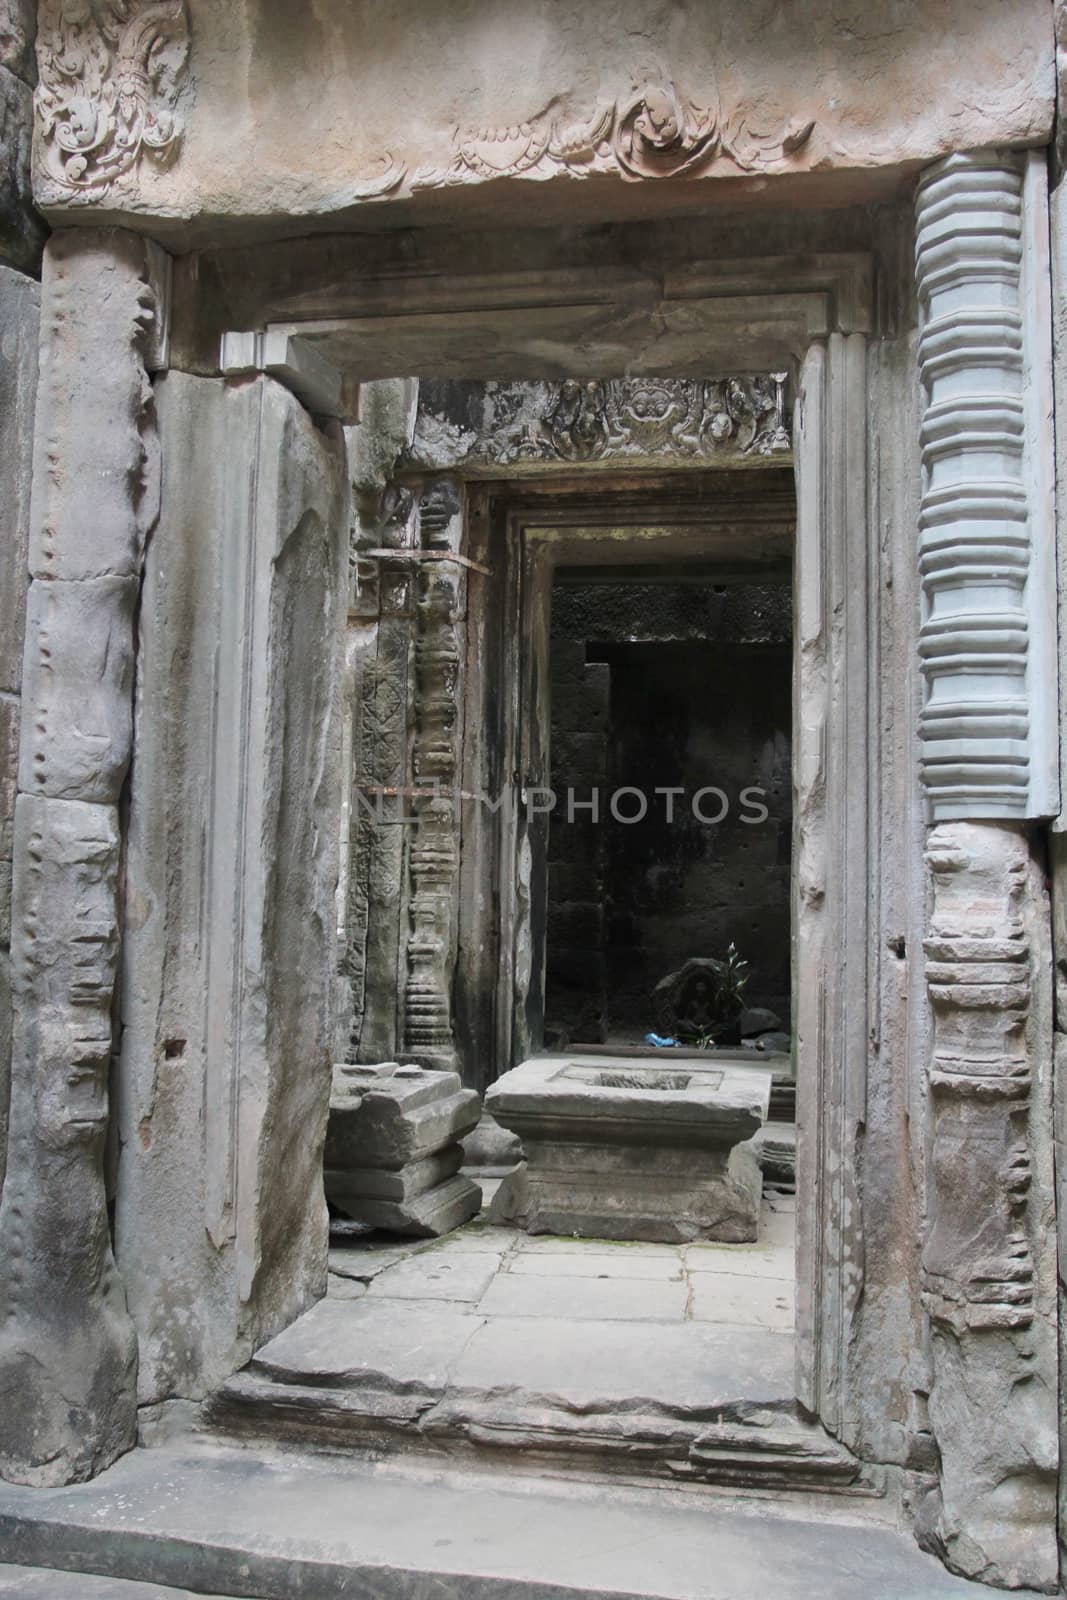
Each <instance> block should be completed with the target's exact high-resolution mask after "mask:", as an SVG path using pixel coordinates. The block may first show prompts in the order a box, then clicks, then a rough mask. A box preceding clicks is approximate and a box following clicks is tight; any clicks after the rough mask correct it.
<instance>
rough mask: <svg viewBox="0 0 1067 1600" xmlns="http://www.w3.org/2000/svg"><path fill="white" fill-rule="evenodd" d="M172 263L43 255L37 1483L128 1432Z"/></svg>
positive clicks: (18, 907)
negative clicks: (153, 545) (145, 839)
mask: <svg viewBox="0 0 1067 1600" xmlns="http://www.w3.org/2000/svg"><path fill="white" fill-rule="evenodd" d="M166 264H167V263H166V258H165V257H163V256H162V254H161V253H160V252H159V251H157V250H156V248H155V247H154V246H153V245H151V244H149V243H147V242H146V241H145V240H143V239H140V238H137V237H136V236H134V235H132V234H127V233H122V232H118V231H105V232H78V233H66V234H58V235H56V236H54V237H53V239H52V241H51V243H50V244H49V246H48V249H47V251H46V254H45V266H44V279H43V284H42V307H41V371H40V384H39V389H38V403H37V419H36V432H35V457H34V475H33V492H32V500H31V542H30V573H31V579H32V581H31V585H30V593H29V602H28V611H27V618H28V620H27V631H26V650H25V664H24V671H23V716H22V735H21V748H20V760H19V780H18V788H19V793H18V798H17V801H16V811H15V850H14V863H13V891H12V911H13V916H12V945H11V959H12V990H13V995H14V1000H15V1018H16V1020H15V1028H14V1035H13V1047H12V1093H11V1122H10V1136H9V1147H8V1169H7V1179H6V1183H5V1186H4V1193H3V1201H2V1205H0V1239H2V1240H3V1248H2V1250H0V1395H2V1396H3V1403H2V1404H0V1473H2V1474H3V1476H5V1477H7V1478H10V1479H12V1480H14V1481H17V1482H23V1483H31V1484H43V1485H47V1484H61V1483H67V1482H71V1481H73V1480H76V1479H81V1478H85V1477H88V1476H90V1475H91V1474H92V1473H94V1472H96V1471H98V1470H100V1469H101V1468H102V1467H105V1466H107V1465H108V1464H109V1463H110V1462H111V1461H112V1460H114V1458H115V1457H116V1456H117V1455H119V1454H120V1453H121V1452H122V1451H123V1450H125V1449H128V1448H129V1447H130V1446H131V1445H132V1444H133V1442H134V1438H135V1432H136V1412H135V1379H136V1365H137V1356H136V1339H135V1337H134V1331H133V1326H132V1324H131V1322H130V1320H129V1317H128V1316H127V1313H126V1306H125V1297H124V1294H123V1290H122V1286H121V1283H120V1281H119V1277H118V1273H117V1270H116V1268H115V1263H114V1260H113V1257H112V1252H111V1242H110V1238H109V1232H108V1220H107V1211H106V1204H105V1194H104V1183H103V1175H102V1161H103V1146H104V1139H105V1134H106V1129H107V1119H108V1103H107V1102H108V1096H107V1075H108V1069H109V1065H110V1060H111V1055H112V1029H111V1011H112V996H113V988H114V979H115V972H116V964H117V958H118V942H119V922H118V907H117V884H118V875H119V850H120V829H119V815H118V802H119V798H120V794H121V791H122V787H123V783H124V781H125V777H126V770H127V766H128V763H129V757H130V716H131V706H130V697H131V692H132V676H133V672H132V663H133V635H132V629H133V616H134V610H135V606H136V599H137V592H138V585H139V581H140V571H141V566H142V560H143V555H144V547H145V540H146V538H147V535H148V532H149V530H150V528H151V526H152V524H153V522H154V520H155V517H156V515H157V512H158V452H157V450H156V448H155V432H154V418H153V410H152V399H151V393H152V392H151V386H150V384H149V379H148V372H149V370H150V369H151V368H152V367H153V366H157V365H159V364H160V363H161V361H162V340H161V328H162V320H161V318H162V312H163V310H164V304H163V297H164V294H165V288H164V285H165V277H166V274H165V270H164V269H165V266H166Z"/></svg>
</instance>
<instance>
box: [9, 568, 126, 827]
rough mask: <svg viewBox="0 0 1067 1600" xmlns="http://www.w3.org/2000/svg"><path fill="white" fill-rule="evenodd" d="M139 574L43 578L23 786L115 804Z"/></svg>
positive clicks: (31, 607) (30, 616)
mask: <svg viewBox="0 0 1067 1600" xmlns="http://www.w3.org/2000/svg"><path fill="white" fill-rule="evenodd" d="M138 592H139V585H138V583H137V580H136V578H96V579H91V580H89V581H87V582H82V583H65V582H60V581H56V580H52V581H45V580H43V579H35V580H34V581H33V583H32V584H31V585H30V592H29V597H28V600H27V607H26V655H25V683H24V687H23V693H24V697H25V700H26V703H27V705H32V707H33V715H32V716H27V717H26V718H24V720H23V728H22V745H21V754H20V760H19V786H20V788H21V789H22V790H24V791H25V793H26V794H44V795H49V796H50V797H51V798H53V799H61V800H88V801H95V802H96V803H98V804H104V805H106V804H115V803H116V802H117V800H118V798H119V795H120V794H121V792H122V785H123V783H124V782H125V779H126V772H127V769H128V767H129V761H130V739H131V730H132V721H133V710H132V690H133V668H134V650H133V616H134V611H135V609H136V606H137V598H138Z"/></svg>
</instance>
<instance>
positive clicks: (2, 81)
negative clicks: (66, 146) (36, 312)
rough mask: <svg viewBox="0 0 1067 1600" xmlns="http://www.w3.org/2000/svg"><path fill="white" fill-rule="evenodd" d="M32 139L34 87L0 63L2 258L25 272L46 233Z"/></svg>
mask: <svg viewBox="0 0 1067 1600" xmlns="http://www.w3.org/2000/svg"><path fill="white" fill-rule="evenodd" d="M3 21H4V18H3V15H2V14H0V25H2V23H3ZM2 40H3V35H2V34H0V43H2ZM32 142H33V90H32V89H31V88H30V86H29V84H28V83H24V82H23V80H22V79H21V78H18V77H16V76H15V74H14V73H13V72H12V71H10V70H9V68H8V67H6V66H4V65H0V259H2V260H3V262H4V263H5V264H6V265H8V266H12V267H18V268H21V269H22V270H24V271H26V272H32V271H34V270H35V268H36V267H37V265H38V263H39V262H40V259H41V250H42V248H43V246H44V241H45V235H46V229H45V225H44V222H43V221H42V219H41V217H40V216H39V215H38V213H37V210H36V208H35V207H34V204H33V184H32V181H31V178H30V150H31V146H32Z"/></svg>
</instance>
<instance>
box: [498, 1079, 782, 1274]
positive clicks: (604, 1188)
mask: <svg viewBox="0 0 1067 1600" xmlns="http://www.w3.org/2000/svg"><path fill="white" fill-rule="evenodd" d="M770 1093H771V1071H770V1068H766V1069H759V1068H753V1067H749V1066H747V1065H745V1066H741V1065H739V1064H732V1063H716V1064H715V1065H711V1064H709V1065H707V1066H705V1065H704V1064H703V1063H697V1062H694V1061H691V1060H687V1061H685V1062H679V1063H678V1065H677V1066H674V1065H666V1064H664V1065H663V1066H661V1065H660V1064H659V1063H658V1062H657V1063H656V1064H655V1065H653V1064H651V1063H646V1062H645V1061H643V1060H634V1059H632V1058H623V1057H619V1058H617V1059H614V1058H612V1057H610V1056H581V1055H575V1056H572V1057H570V1058H569V1059H567V1058H564V1059H563V1060H561V1059H560V1058H559V1057H558V1056H540V1057H536V1056H535V1057H533V1058H532V1059H531V1060H529V1061H524V1062H523V1063H522V1065H521V1066H519V1067H516V1068H515V1069H514V1070H513V1071H512V1072H507V1073H505V1074H504V1076H503V1077H502V1078H500V1079H498V1080H497V1082H496V1083H495V1084H493V1085H492V1087H491V1088H490V1089H489V1091H488V1093H487V1095H486V1105H487V1107H488V1109H489V1110H490V1111H491V1113H492V1115H493V1116H494V1117H495V1118H496V1120H497V1121H498V1122H499V1123H501V1124H502V1125H503V1126H504V1127H505V1128H510V1129H511V1130H512V1132H514V1133H516V1134H517V1135H518V1136H519V1138H520V1139H521V1140H522V1146H523V1150H524V1151H525V1153H526V1163H525V1165H524V1166H522V1167H520V1168H518V1169H517V1171H516V1173H515V1174H514V1175H513V1176H512V1177H511V1178H506V1179H505V1180H504V1182H503V1183H502V1185H501V1187H500V1189H499V1190H498V1192H497V1194H496V1196H495V1197H494V1207H493V1212H492V1217H491V1220H492V1221H494V1222H505V1221H510V1222H512V1223H515V1224H516V1225H518V1226H519V1227H523V1228H525V1229H526V1230H527V1231H528V1232H530V1233H560V1234H572V1235H574V1236H576V1237H580V1238H601V1239H651V1240H660V1241H665V1242H667V1243H682V1242H685V1241H687V1240H692V1239H716V1240H721V1241H723V1242H725V1243H730V1244H744V1243H752V1242H753V1241H754V1240H755V1239H756V1237H757V1235H758V1230H759V1212H760V1200H761V1197H762V1188H763V1177H762V1173H761V1172H760V1168H759V1162H758V1161H757V1159H756V1157H755V1154H754V1153H753V1151H752V1148H751V1145H750V1144H749V1143H748V1141H750V1140H751V1139H752V1136H753V1134H755V1132H756V1131H757V1129H758V1128H759V1127H760V1126H761V1125H762V1124H763V1122H764V1121H765V1120H766V1117H767V1108H768V1105H769V1103H770Z"/></svg>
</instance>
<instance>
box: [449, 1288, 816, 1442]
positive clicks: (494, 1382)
mask: <svg viewBox="0 0 1067 1600" xmlns="http://www.w3.org/2000/svg"><path fill="white" fill-rule="evenodd" d="M570 1287H571V1286H570V1285H568V1288H570ZM793 1385H794V1377H793V1340H792V1338H791V1336H790V1335H789V1334H785V1333H774V1332H770V1331H768V1330H766V1329H753V1330H751V1332H750V1334H749V1335H748V1336H747V1337H746V1338H745V1339H744V1340H737V1339H733V1338H731V1339H730V1340H724V1339H723V1337H722V1335H721V1334H720V1333H719V1332H718V1331H717V1330H716V1329H714V1328H712V1327H709V1326H707V1325H698V1324H696V1323H692V1322H678V1323H668V1324H666V1325H665V1324H663V1323H651V1322H650V1323H644V1324H642V1323H632V1322H603V1323H600V1324H599V1325H598V1326H597V1328H596V1330H595V1334H593V1333H592V1332H590V1333H589V1334H586V1333H585V1332H584V1330H583V1333H582V1334H579V1335H578V1336H576V1334H575V1328H574V1324H573V1322H572V1321H571V1319H570V1318H569V1317H560V1318H549V1317H541V1318H536V1319H535V1318H530V1317H521V1318H520V1317H515V1318H512V1317H492V1318H490V1319H489V1320H488V1321H486V1322H484V1323H483V1325H482V1326H481V1327H480V1328H478V1329H477V1331H476V1332H475V1333H474V1334H473V1335H472V1337H471V1339H470V1341H469V1342H468V1344H467V1345H466V1346H465V1347H464V1350H463V1352H462V1354H461V1355H460V1356H459V1358H458V1360H457V1362H456V1365H455V1367H454V1368H453V1370H452V1374H451V1378H450V1381H449V1391H450V1392H451V1393H453V1394H466V1395H470V1396H475V1395H481V1394H497V1395H506V1396H510V1397H512V1398H513V1399H514V1400H515V1401H516V1402H521V1403H523V1404H526V1405H530V1404H537V1403H542V1404H557V1405H558V1404H563V1405H568V1406H573V1407H575V1408H577V1409H581V1410H583V1411H587V1410H588V1411H595V1410H609V1409H611V1408H612V1407H616V1406H618V1407H622V1408H624V1409H625V1408H631V1409H633V1410H639V1409H645V1410H652V1411H656V1410H669V1409H670V1408H672V1407H694V1408H695V1407H703V1406H714V1405H720V1404H725V1403H728V1402H729V1401H732V1400H736V1399H737V1398H738V1397H739V1396H742V1395H743V1396H744V1397H745V1398H746V1399H752V1400H754V1401H757V1402H759V1403H765V1404H771V1403H774V1402H778V1401H789V1400H792V1398H793V1393H794V1387H793Z"/></svg>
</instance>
